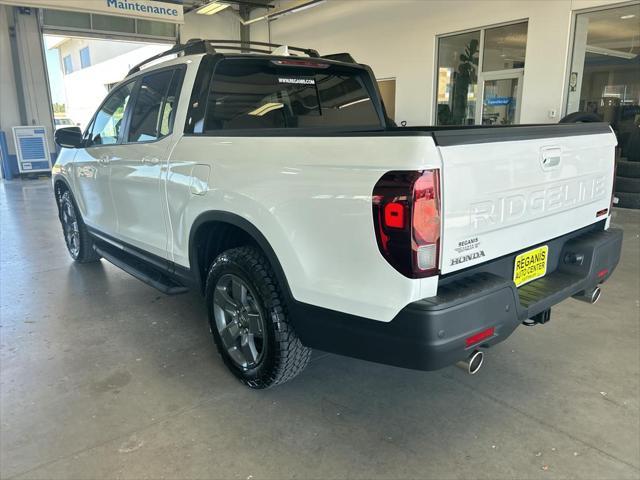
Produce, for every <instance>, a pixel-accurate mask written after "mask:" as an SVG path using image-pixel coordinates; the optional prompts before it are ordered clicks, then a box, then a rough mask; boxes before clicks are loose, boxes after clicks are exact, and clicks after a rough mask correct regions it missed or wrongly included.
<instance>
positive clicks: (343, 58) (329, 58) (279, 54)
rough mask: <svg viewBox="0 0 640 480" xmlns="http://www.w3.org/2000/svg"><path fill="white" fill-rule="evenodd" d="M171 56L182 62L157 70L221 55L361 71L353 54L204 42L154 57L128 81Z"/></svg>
mask: <svg viewBox="0 0 640 480" xmlns="http://www.w3.org/2000/svg"><path fill="white" fill-rule="evenodd" d="M221 50H231V51H235V52H233V53H225V52H222V51H221ZM300 54H302V55H304V56H302V55H300ZM169 55H178V56H179V57H178V58H180V59H181V60H182V61H178V62H176V61H175V59H174V60H173V61H166V62H158V63H155V64H153V67H154V68H159V67H164V66H167V65H171V64H175V63H186V62H187V60H188V59H189V57H191V58H193V57H202V56H203V55H217V56H220V57H233V58H239V57H244V58H262V59H269V60H280V61H283V62H300V65H303V66H304V65H305V64H313V63H318V62H317V61H318V60H321V63H325V64H348V65H350V66H353V67H359V66H360V65H358V64H357V63H356V61H355V60H354V59H353V57H352V56H351V55H350V54H349V53H337V54H331V55H325V56H321V55H320V54H319V53H318V52H317V51H316V50H314V49H311V48H303V47H295V46H290V45H282V44H277V43H268V42H251V41H250V42H241V41H240V40H203V39H199V38H198V39H191V40H189V41H187V42H186V43H184V44H176V45H175V46H173V47H172V48H170V49H169V50H167V51H165V52H161V53H159V54H158V55H154V56H153V57H150V58H148V59H146V60H144V61H142V62H140V63H139V64H137V65H135V66H134V67H133V68H132V69H131V70H129V73H128V74H127V78H129V77H131V76H133V75H135V74H136V73H138V72H139V71H140V70H141V69H142V67H144V66H145V65H148V64H152V63H153V62H156V61H157V60H160V59H162V58H163V57H166V56H169Z"/></svg>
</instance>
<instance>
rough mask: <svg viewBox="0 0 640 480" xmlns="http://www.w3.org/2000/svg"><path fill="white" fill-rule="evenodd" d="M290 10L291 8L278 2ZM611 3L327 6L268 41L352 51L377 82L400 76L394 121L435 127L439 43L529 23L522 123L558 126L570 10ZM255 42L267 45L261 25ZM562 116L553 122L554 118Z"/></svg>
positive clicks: (368, 2) (292, 20)
mask: <svg viewBox="0 0 640 480" xmlns="http://www.w3.org/2000/svg"><path fill="white" fill-rule="evenodd" d="M281 3H282V4H283V5H285V4H286V3H287V2H281ZM614 3H619V2H615V1H612V0H553V1H551V0H549V1H542V0H514V1H501V0H482V1H479V0H431V1H426V0H391V1H379V0H328V1H327V2H326V3H324V4H321V5H320V6H318V7H315V8H312V9H308V10H305V11H302V12H299V13H295V14H292V15H288V16H285V17H282V18H281V19H278V20H275V21H273V22H271V28H270V30H271V32H270V34H271V41H273V42H276V43H285V44H291V45H297V46H305V47H311V48H315V49H317V50H319V51H320V53H321V54H322V53H324V54H329V53H337V52H345V51H347V52H350V53H351V54H352V55H353V56H354V58H355V59H356V60H357V61H358V62H361V63H366V64H369V65H371V67H372V68H373V70H374V72H375V74H376V76H377V77H378V78H389V77H395V78H396V81H397V84H396V85H397V89H396V121H398V122H400V121H403V120H405V121H407V122H408V124H409V125H424V124H432V123H434V97H435V88H436V86H435V84H434V83H435V72H436V63H435V62H436V57H435V55H436V36H437V35H442V34H449V33H454V32H458V31H462V30H468V29H477V28H479V27H485V26H491V25H495V24H498V23H505V22H513V21H517V20H524V19H528V21H529V29H528V38H527V53H526V65H525V75H524V82H523V93H522V95H523V99H522V111H521V117H520V122H521V123H545V122H557V121H558V119H559V115H560V112H562V110H563V105H564V102H565V100H564V95H565V83H566V68H567V57H568V55H569V49H570V30H571V19H572V11H573V10H577V9H582V8H588V7H593V6H598V5H605V4H614ZM251 30H252V33H251V38H252V40H267V39H268V38H269V29H268V28H266V25H265V23H264V22H261V23H258V24H254V26H252V29H251ZM551 110H555V111H556V112H558V116H557V117H556V118H550V117H549V112H550V111H551Z"/></svg>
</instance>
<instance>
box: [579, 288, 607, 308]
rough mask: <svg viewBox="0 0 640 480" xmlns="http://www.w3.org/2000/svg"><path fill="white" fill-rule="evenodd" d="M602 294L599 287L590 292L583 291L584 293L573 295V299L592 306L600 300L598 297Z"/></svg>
mask: <svg viewBox="0 0 640 480" xmlns="http://www.w3.org/2000/svg"><path fill="white" fill-rule="evenodd" d="M601 294H602V290H600V287H595V288H593V289H592V290H585V291H584V292H581V293H579V294H578V295H575V296H574V297H573V298H575V299H576V300H580V301H581V302H587V303H590V304H591V305H593V304H594V303H596V302H597V301H598V300H600V295H601Z"/></svg>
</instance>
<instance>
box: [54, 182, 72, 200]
mask: <svg viewBox="0 0 640 480" xmlns="http://www.w3.org/2000/svg"><path fill="white" fill-rule="evenodd" d="M68 191H69V186H68V185H67V184H66V183H65V182H64V181H62V180H56V182H55V183H54V186H53V192H54V195H55V196H56V204H57V205H58V206H60V199H61V198H62V195H63V194H64V193H65V192H68Z"/></svg>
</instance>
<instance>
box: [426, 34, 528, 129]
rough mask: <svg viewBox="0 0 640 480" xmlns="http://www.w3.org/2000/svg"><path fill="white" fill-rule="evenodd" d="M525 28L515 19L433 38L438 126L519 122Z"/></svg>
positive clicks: (525, 37) (525, 39)
mask: <svg viewBox="0 0 640 480" xmlns="http://www.w3.org/2000/svg"><path fill="white" fill-rule="evenodd" d="M527 28H528V22H520V23H512V24H509V25H501V26H499V27H491V28H484V29H479V30H476V31H473V32H468V33H462V34H459V35H450V36H445V37H441V38H439V39H438V79H437V81H438V91H437V102H436V103H437V113H436V124H437V125H476V124H482V125H511V124H514V123H518V122H519V117H520V97H521V94H522V80H523V77H524V61H525V53H526V50H527ZM480 53H482V54H480ZM480 61H481V62H482V65H481V66H480V65H479V62H480ZM479 67H481V68H479Z"/></svg>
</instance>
